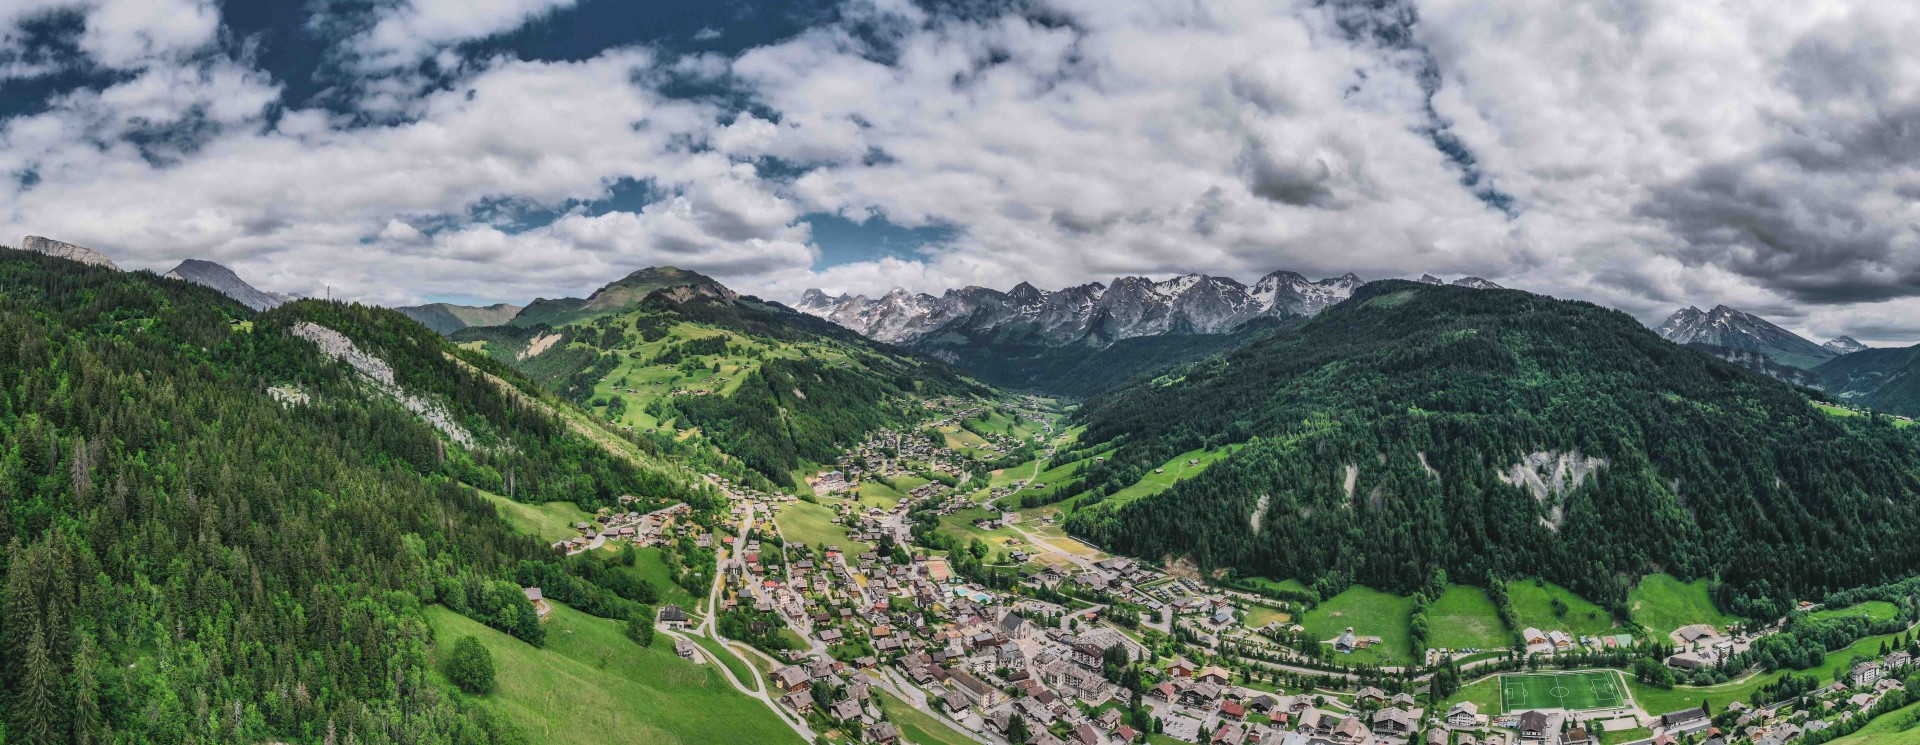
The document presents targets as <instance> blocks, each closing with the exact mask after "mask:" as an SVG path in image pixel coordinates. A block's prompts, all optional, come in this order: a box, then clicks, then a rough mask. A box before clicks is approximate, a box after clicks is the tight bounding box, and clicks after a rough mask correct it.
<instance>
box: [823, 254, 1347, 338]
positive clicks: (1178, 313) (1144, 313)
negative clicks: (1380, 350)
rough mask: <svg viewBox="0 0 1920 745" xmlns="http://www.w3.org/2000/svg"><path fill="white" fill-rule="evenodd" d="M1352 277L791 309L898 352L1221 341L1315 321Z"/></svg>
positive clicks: (1138, 282)
mask: <svg viewBox="0 0 1920 745" xmlns="http://www.w3.org/2000/svg"><path fill="white" fill-rule="evenodd" d="M1361 284H1363V281H1362V280H1361V279H1360V278H1359V277H1357V276H1354V275H1352V274H1347V275H1343V276H1340V277H1334V278H1330V279H1322V280H1318V281H1314V280H1309V279H1307V278H1306V277H1303V276H1301V275H1299V274H1296V273H1293V272H1284V271H1282V272H1273V273H1271V274H1268V275H1266V276H1264V277H1261V278H1260V279H1259V280H1258V281H1256V282H1255V283H1254V284H1253V285H1252V286H1251V287H1249V286H1247V285H1244V284H1241V283H1240V282H1238V281H1236V280H1234V279H1232V278H1229V277H1213V276H1208V275H1205V274H1186V275H1182V276H1179V277H1174V278H1172V279H1168V280H1165V281H1160V282H1155V281H1153V280H1151V279H1148V278H1146V277H1137V276H1129V277H1116V278H1114V280H1113V281H1112V282H1110V283H1106V284H1102V283H1099V282H1091V283H1088V284H1084V285H1076V286H1073V287H1068V288H1065V289H1061V290H1057V291H1046V290H1041V289H1039V288H1036V287H1034V286H1033V285H1031V284H1028V283H1025V282H1022V283H1020V284H1019V285H1016V286H1015V287H1014V288H1013V289H1012V290H1009V291H1007V292H1000V291H997V290H992V289H987V288H984V287H964V288H961V289H958V290H948V291H947V292H946V293H944V294H942V295H940V296H938V297H936V296H933V295H929V294H926V293H909V292H907V291H906V290H903V289H899V288H895V289H894V290H893V291H891V292H888V293H887V294H886V295H883V296H881V297H879V298H868V297H866V296H864V295H845V294H843V295H840V296H838V297H834V296H830V295H828V294H826V293H825V292H822V291H820V290H818V289H809V290H807V291H806V292H805V293H803V294H802V295H801V296H800V300H799V302H797V303H796V304H795V305H794V306H793V308H794V309H795V310H798V311H800V312H802V313H806V314H808V315H812V316H816V317H819V318H824V319H826V320H829V321H832V322H834V323H837V324H840V325H841V326H845V327H847V328H850V329H853V330H854V331H856V332H859V333H860V334H863V335H865V336H867V337H869V338H873V339H877V340H880V341H884V342H889V343H893V344H913V343H917V342H920V341H923V340H926V339H930V338H934V337H937V336H940V335H942V334H947V333H959V334H962V335H966V336H970V337H976V338H983V337H984V338H992V339H998V340H1005V341H1015V342H1022V343H1039V344H1046V345H1053V346H1064V345H1068V344H1078V343H1088V344H1094V345H1106V344H1111V343H1113V342H1115V341H1118V340H1120V339H1128V338H1133V337H1139V336H1155V335H1161V334H1217V333H1226V332H1229V331H1232V330H1233V329H1234V328H1237V327H1239V326H1240V325H1242V324H1245V323H1246V322H1248V321H1251V320H1254V319H1257V318H1263V317H1285V316H1310V315H1314V314H1316V313H1319V312H1320V311H1322V310H1325V309H1326V308H1327V307H1328V306H1331V305H1333V304H1335V303H1338V302H1340V301H1342V300H1345V299H1347V298H1348V297H1351V296H1352V295H1353V291H1354V290H1355V289H1356V288H1358V287H1359V286H1360V285H1361Z"/></svg>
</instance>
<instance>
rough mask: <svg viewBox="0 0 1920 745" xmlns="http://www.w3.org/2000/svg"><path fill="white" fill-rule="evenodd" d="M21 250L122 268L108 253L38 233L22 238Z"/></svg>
mask: <svg viewBox="0 0 1920 745" xmlns="http://www.w3.org/2000/svg"><path fill="white" fill-rule="evenodd" d="M20 250H22V251H32V252H34V253H40V254H46V255H48V256H58V257H60V258H62V259H68V260H71V261H78V262H80V263H82V264H92V265H94V266H104V267H106V268H108V269H113V270H115V271H118V270H119V269H120V266H119V265H117V264H115V263H113V259H109V258H107V255H106V254H103V253H100V252H99V251H95V250H93V249H91V248H87V247H86V246H76V245H74V244H71V243H64V242H61V241H56V240H54V239H52V238H42V237H40V236H37V235H30V236H27V237H25V238H22V239H20Z"/></svg>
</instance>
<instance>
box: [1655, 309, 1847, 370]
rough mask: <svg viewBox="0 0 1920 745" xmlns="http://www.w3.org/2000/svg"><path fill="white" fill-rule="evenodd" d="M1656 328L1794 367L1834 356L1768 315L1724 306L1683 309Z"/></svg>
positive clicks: (1675, 337) (1680, 340)
mask: <svg viewBox="0 0 1920 745" xmlns="http://www.w3.org/2000/svg"><path fill="white" fill-rule="evenodd" d="M1654 331H1655V332H1656V333H1658V334H1660V336H1662V337H1664V338H1665V339H1666V340H1667V341H1671V342H1673V343H1675V344H1710V345H1713V346H1716V347H1725V348H1727V349H1737V350H1743V351H1751V352H1760V353H1762V354H1765V355H1766V356H1767V357H1768V358H1771V359H1772V360H1773V361H1774V362H1778V363H1780V364H1783V365H1792V366H1794V367H1802V368H1811V367H1813V366H1814V365H1818V364H1820V363H1821V362H1823V361H1825V360H1828V359H1831V358H1833V357H1834V356H1835V352H1834V351H1833V350H1831V349H1828V348H1826V347H1823V346H1820V345H1818V344H1815V343H1813V342H1810V341H1807V340H1806V339H1804V338H1801V337H1800V336H1799V335H1798V334H1795V333H1793V332H1792V331H1788V330H1786V329H1783V328H1780V327H1779V326H1776V325H1774V324H1773V323H1772V322H1770V321H1768V320H1767V319H1765V318H1761V317H1759V316H1756V315H1753V314H1752V313H1747V312H1744V311H1739V310H1734V309H1733V308H1729V307H1727V306H1724V305H1720V306H1715V307H1714V309H1713V310H1710V311H1703V310H1701V309H1699V308H1682V309H1680V310H1678V311H1675V312H1674V314H1673V315H1671V316H1668V317H1667V321H1666V323H1663V324H1660V328H1658V329H1655V330H1654Z"/></svg>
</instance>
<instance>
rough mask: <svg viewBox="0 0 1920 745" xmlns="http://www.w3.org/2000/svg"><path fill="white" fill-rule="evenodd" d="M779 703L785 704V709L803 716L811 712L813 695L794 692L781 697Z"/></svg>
mask: <svg viewBox="0 0 1920 745" xmlns="http://www.w3.org/2000/svg"><path fill="white" fill-rule="evenodd" d="M780 703H783V704H786V705H787V708H789V709H792V710H794V711H797V712H799V713H800V714H801V715H802V716H805V715H806V713H807V712H809V711H812V710H813V694H811V693H808V692H806V691H804V690H802V691H794V692H792V693H789V694H787V695H785V696H781V697H780Z"/></svg>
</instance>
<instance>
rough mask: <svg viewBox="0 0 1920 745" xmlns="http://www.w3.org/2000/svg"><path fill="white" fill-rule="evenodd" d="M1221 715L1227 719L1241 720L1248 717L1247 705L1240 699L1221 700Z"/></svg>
mask: <svg viewBox="0 0 1920 745" xmlns="http://www.w3.org/2000/svg"><path fill="white" fill-rule="evenodd" d="M1220 716H1221V717H1222V718H1225V719H1233V720H1241V719H1246V718H1247V707H1245V706H1242V705H1240V702H1238V701H1232V700H1228V701H1221V702H1220Z"/></svg>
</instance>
